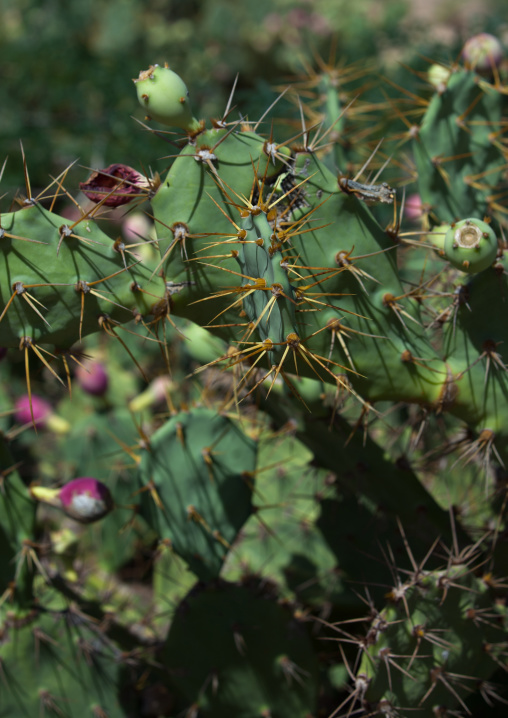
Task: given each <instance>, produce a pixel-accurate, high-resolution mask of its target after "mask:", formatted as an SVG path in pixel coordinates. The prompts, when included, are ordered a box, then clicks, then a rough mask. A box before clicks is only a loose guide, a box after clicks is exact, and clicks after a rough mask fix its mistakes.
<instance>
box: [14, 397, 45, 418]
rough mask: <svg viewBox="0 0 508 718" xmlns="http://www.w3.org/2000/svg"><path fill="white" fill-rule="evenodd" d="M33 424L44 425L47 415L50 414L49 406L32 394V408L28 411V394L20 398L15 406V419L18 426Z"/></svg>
mask: <svg viewBox="0 0 508 718" xmlns="http://www.w3.org/2000/svg"><path fill="white" fill-rule="evenodd" d="M32 412H33V421H34V422H35V424H40V425H44V422H45V420H46V419H47V417H48V415H49V414H51V404H50V403H49V402H48V401H46V399H43V398H42V397H41V396H37V395H36V394H32V408H31V409H30V397H29V396H28V394H24V395H23V396H20V397H19V399H18V400H17V401H16V405H15V412H14V414H15V417H16V421H17V422H18V423H19V424H31V423H32Z"/></svg>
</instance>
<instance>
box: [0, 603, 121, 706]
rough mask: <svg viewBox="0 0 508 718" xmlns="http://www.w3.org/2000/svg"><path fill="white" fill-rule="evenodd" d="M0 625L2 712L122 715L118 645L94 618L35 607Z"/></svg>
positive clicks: (0, 691) (0, 704) (0, 703)
mask: <svg viewBox="0 0 508 718" xmlns="http://www.w3.org/2000/svg"><path fill="white" fill-rule="evenodd" d="M3 628H4V631H3V632H2V642H1V643H0V666H1V669H2V678H3V679H2V680H1V681H0V714H1V715H5V716H7V715H9V716H19V718H34V716H50V715H55V716H56V715H58V716H62V717H63V716H65V718H83V717H84V716H90V718H91V717H92V716H108V718H125V715H126V714H125V711H124V709H123V707H122V705H121V693H122V691H121V688H120V676H121V668H122V666H121V663H120V662H119V661H118V660H117V658H118V656H119V654H120V651H118V650H117V651H116V653H115V651H114V650H112V646H111V642H110V641H109V640H108V639H107V638H106V637H105V636H103V635H102V634H101V632H100V630H99V629H98V626H97V624H96V623H95V622H94V621H93V620H92V619H89V620H87V619H86V618H85V616H84V615H83V614H80V613H79V612H78V613H75V614H74V615H73V614H72V613H71V612H70V611H62V612H59V611H55V612H53V611H48V612H42V613H37V612H36V611H33V612H32V614H30V615H28V616H27V617H25V618H23V619H14V618H10V619H9V618H8V619H7V621H6V623H5V624H4V626H3ZM100 711H102V712H100Z"/></svg>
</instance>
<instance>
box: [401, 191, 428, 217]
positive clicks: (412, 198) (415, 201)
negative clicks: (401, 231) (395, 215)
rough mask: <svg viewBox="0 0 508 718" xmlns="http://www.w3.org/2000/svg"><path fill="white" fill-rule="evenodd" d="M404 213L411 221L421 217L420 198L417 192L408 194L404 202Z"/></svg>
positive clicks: (421, 206)
mask: <svg viewBox="0 0 508 718" xmlns="http://www.w3.org/2000/svg"><path fill="white" fill-rule="evenodd" d="M404 214H405V215H406V217H407V218H408V219H410V220H412V221H416V220H418V219H420V218H421V216H422V214H423V205H422V198H421V197H420V195H419V194H410V195H409V197H408V198H407V199H406V202H405V204H404Z"/></svg>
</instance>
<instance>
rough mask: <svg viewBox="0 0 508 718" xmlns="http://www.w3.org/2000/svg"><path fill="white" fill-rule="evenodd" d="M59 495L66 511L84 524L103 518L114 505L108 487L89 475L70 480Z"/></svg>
mask: <svg viewBox="0 0 508 718" xmlns="http://www.w3.org/2000/svg"><path fill="white" fill-rule="evenodd" d="M58 497H59V499H60V502H61V504H62V509H63V510H64V511H65V513H66V514H67V515H68V516H70V517H71V518H73V519H75V520H76V521H80V522H81V523H84V524H88V523H92V522H93V521H97V520H98V519H101V518H102V517H103V516H106V514H108V513H109V512H110V511H111V510H112V509H113V507H114V502H113V497H112V496H111V494H110V492H109V489H108V487H107V486H106V485H105V484H103V483H102V481H98V479H92V478H91V477H89V476H83V477H80V478H78V479H73V480H72V481H69V482H68V483H67V484H65V486H62V488H61V489H60V491H59V494H58Z"/></svg>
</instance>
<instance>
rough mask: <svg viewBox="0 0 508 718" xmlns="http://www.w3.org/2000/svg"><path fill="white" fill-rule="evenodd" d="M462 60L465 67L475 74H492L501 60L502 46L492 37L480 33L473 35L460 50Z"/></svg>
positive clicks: (485, 33)
mask: <svg viewBox="0 0 508 718" xmlns="http://www.w3.org/2000/svg"><path fill="white" fill-rule="evenodd" d="M462 59H463V61H464V63H465V64H466V66H468V67H470V68H471V69H473V70H476V71H477V72H492V69H493V68H494V67H499V65H500V64H501V60H502V59H503V46H502V45H501V43H500V42H499V40H498V39H497V37H494V35H490V34H489V33H487V32H481V33H480V34H479V35H473V37H470V38H469V40H467V41H466V43H465V45H464V47H463V48H462Z"/></svg>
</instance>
